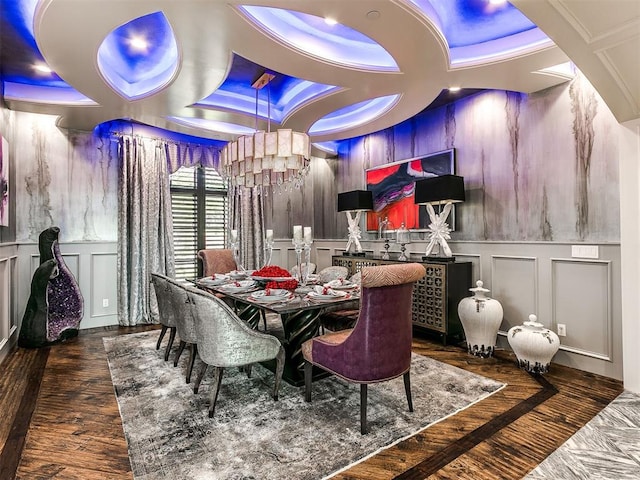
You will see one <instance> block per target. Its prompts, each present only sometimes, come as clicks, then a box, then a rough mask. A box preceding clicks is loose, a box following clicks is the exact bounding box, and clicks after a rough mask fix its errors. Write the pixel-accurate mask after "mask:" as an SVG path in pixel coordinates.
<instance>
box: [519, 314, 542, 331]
mask: <svg viewBox="0 0 640 480" xmlns="http://www.w3.org/2000/svg"><path fill="white" fill-rule="evenodd" d="M524 324H525V325H526V326H527V327H533V328H538V329H541V328H543V327H544V325H543V324H542V323H540V322H538V317H537V316H536V315H534V314H533V313H532V314H531V315H529V321H528V322H524Z"/></svg>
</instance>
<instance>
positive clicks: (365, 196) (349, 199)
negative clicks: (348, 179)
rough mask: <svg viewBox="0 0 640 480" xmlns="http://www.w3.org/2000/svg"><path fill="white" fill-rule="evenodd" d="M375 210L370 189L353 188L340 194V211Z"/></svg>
mask: <svg viewBox="0 0 640 480" xmlns="http://www.w3.org/2000/svg"><path fill="white" fill-rule="evenodd" d="M356 210H373V194H372V192H371V191H369V190H353V191H351V192H344V193H339V194H338V211H339V212H349V211H356Z"/></svg>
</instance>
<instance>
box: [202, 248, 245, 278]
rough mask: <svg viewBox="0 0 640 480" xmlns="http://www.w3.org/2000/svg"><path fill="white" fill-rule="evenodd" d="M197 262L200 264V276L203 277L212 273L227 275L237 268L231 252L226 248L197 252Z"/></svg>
mask: <svg viewBox="0 0 640 480" xmlns="http://www.w3.org/2000/svg"><path fill="white" fill-rule="evenodd" d="M198 261H199V262H201V263H202V275H203V276H205V277H210V276H211V275H213V274H214V273H228V272H230V271H232V270H236V269H237V268H238V265H237V264H236V261H235V259H234V258H233V252H232V251H231V250H229V249H227V248H206V249H203V250H198Z"/></svg>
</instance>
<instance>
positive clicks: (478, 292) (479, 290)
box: [469, 280, 491, 298]
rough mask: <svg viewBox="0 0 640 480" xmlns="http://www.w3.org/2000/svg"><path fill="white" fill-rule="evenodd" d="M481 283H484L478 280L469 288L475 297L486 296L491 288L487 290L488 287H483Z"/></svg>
mask: <svg viewBox="0 0 640 480" xmlns="http://www.w3.org/2000/svg"><path fill="white" fill-rule="evenodd" d="M482 285H484V283H483V282H482V280H478V281H477V282H476V286H475V287H474V288H470V289H469V291H470V292H473V294H474V296H475V297H480V298H486V294H487V293H489V292H490V291H491V290H489V289H488V288H484V287H483V286H482Z"/></svg>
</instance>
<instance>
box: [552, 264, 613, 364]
mask: <svg viewBox="0 0 640 480" xmlns="http://www.w3.org/2000/svg"><path fill="white" fill-rule="evenodd" d="M551 265H552V270H551V283H552V297H551V298H552V307H553V327H552V328H553V329H554V331H557V325H558V323H562V324H565V325H566V327H567V336H566V337H560V343H561V345H562V347H561V348H562V349H563V350H567V351H571V352H574V353H580V354H582V355H587V356H592V357H596V358H601V359H603V360H611V347H612V345H611V343H612V342H611V337H612V317H611V303H612V300H611V292H612V287H611V262H609V261H589V260H575V259H562V258H552V259H551Z"/></svg>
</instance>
